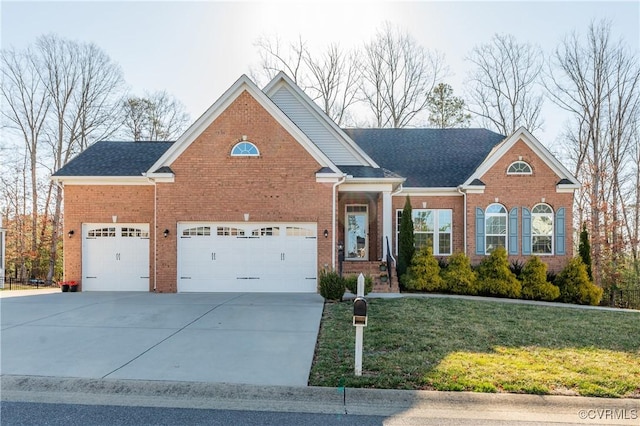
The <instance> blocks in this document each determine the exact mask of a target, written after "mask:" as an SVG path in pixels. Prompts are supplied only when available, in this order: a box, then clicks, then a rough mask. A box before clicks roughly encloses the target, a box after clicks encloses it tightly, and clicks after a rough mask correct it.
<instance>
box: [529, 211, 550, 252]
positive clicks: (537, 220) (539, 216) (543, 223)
mask: <svg viewBox="0 0 640 426" xmlns="http://www.w3.org/2000/svg"><path fill="white" fill-rule="evenodd" d="M531 252H532V253H533V254H553V209H552V208H551V207H550V206H549V205H547V204H537V205H536V206H534V207H533V209H532V210H531Z"/></svg>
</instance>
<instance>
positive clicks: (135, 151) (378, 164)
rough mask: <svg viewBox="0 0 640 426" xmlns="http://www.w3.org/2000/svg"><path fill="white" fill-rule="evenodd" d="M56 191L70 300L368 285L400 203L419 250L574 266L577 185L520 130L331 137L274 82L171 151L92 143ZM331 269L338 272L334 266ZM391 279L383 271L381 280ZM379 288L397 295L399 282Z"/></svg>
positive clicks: (315, 111)
mask: <svg viewBox="0 0 640 426" xmlns="http://www.w3.org/2000/svg"><path fill="white" fill-rule="evenodd" d="M52 178H53V179H55V180H56V181H58V182H60V183H61V184H62V185H63V186H64V203H65V210H64V228H65V229H64V232H65V244H64V262H65V264H64V273H65V280H76V281H80V282H81V286H82V288H83V290H119V291H120V290H134V291H158V292H205V291H233V292H247V291H256V292H257V291H266V292H283V291H289V292H316V291H317V284H318V272H319V271H320V270H322V269H325V268H335V269H339V268H340V269H342V270H343V271H344V272H345V273H352V272H354V273H355V272H360V271H363V272H365V273H368V274H372V275H374V276H375V277H378V276H379V275H381V273H380V272H379V266H380V264H381V260H386V259H389V260H390V261H392V262H393V259H394V257H395V256H396V253H397V247H396V242H397V232H398V227H399V226H398V225H399V222H400V216H401V211H402V208H403V206H404V203H405V198H406V197H407V196H410V200H411V203H412V207H413V220H414V227H415V233H416V242H417V245H425V244H429V245H431V246H432V247H433V249H434V253H435V254H436V255H438V256H443V257H446V256H449V255H451V254H452V253H454V252H459V251H463V252H466V253H467V254H468V255H469V256H470V257H471V259H472V261H473V262H475V263H477V262H479V261H480V260H481V259H482V258H483V257H484V256H486V255H487V254H488V253H490V252H491V250H492V249H493V248H494V247H496V246H498V245H503V246H505V247H506V248H507V250H508V253H509V256H510V258H511V259H512V260H514V259H526V258H527V257H528V256H529V255H531V254H537V255H539V256H540V257H541V258H542V260H543V261H545V262H546V263H547V264H548V265H549V267H550V268H551V269H554V270H558V269H560V268H562V267H563V266H564V264H565V263H566V261H567V259H569V258H570V257H571V256H572V255H573V253H572V250H573V244H572V240H571V238H572V228H571V226H572V225H571V223H572V210H571V207H572V205H573V194H574V191H575V189H577V188H578V183H577V180H576V178H575V177H573V176H572V175H571V174H570V172H569V171H568V170H567V169H566V168H565V167H564V166H562V164H560V163H559V162H558V161H557V160H556V159H555V158H554V157H553V156H552V155H551V154H550V153H549V152H548V151H547V150H546V149H545V148H544V147H543V146H542V144H541V143H540V142H539V141H538V140H536V139H535V137H533V136H532V135H531V134H530V133H529V132H528V131H526V130H525V129H519V130H518V131H516V132H515V133H514V134H513V135H511V136H509V137H505V136H502V135H499V134H496V133H493V132H491V131H488V130H484V129H340V128H339V127H338V126H337V125H336V124H335V123H334V122H333V121H331V119H329V118H328V117H327V116H326V115H325V114H324V113H323V112H322V111H321V110H320V109H319V108H318V107H317V106H316V105H315V104H314V102H313V101H312V100H311V99H309V98H308V97H307V96H306V95H305V94H304V93H303V92H302V90H301V89H300V88H298V87H297V86H296V85H295V84H294V83H293V82H292V81H291V80H290V79H289V78H288V77H287V76H286V75H284V74H282V73H281V74H279V75H278V76H276V77H275V78H274V79H273V80H272V81H271V82H270V83H269V84H268V85H267V86H266V87H265V88H264V89H263V90H260V89H259V88H258V87H257V86H256V85H255V84H254V83H253V82H252V81H251V80H250V79H249V78H247V77H246V76H242V77H241V78H240V79H238V80H237V81H236V82H235V83H234V84H233V85H232V86H231V87H230V88H229V89H228V90H227V91H226V92H225V93H224V94H223V95H222V96H221V97H220V98H219V99H218V100H217V101H216V102H215V103H214V104H213V105H212V106H211V107H210V108H209V109H208V110H207V111H206V112H205V113H204V114H203V115H202V116H201V117H200V118H199V119H198V120H196V122H195V123H194V124H193V125H192V126H191V127H190V128H189V129H187V130H186V131H185V132H184V134H183V135H182V136H181V137H180V138H179V139H178V140H177V141H175V142H98V143H96V144H94V145H92V146H90V147H89V148H88V149H87V150H85V151H84V152H83V153H82V154H80V155H78V156H77V157H76V158H74V159H73V160H72V161H70V162H69V163H68V164H67V165H65V166H64V167H62V168H61V169H60V170H58V171H57V172H56V173H54V175H53V177H52ZM343 259H344V261H342V260H343ZM391 269H393V268H391ZM391 278H392V279H391V281H389V282H387V283H381V282H378V283H377V290H378V291H397V278H396V277H395V276H393V275H392V277H391Z"/></svg>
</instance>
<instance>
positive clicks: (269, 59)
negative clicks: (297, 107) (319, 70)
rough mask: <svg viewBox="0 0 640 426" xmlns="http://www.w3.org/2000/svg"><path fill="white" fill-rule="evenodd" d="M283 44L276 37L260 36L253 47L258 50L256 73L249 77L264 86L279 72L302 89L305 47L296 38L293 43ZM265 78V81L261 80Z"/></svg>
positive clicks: (300, 37)
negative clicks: (258, 62) (258, 58)
mask: <svg viewBox="0 0 640 426" xmlns="http://www.w3.org/2000/svg"><path fill="white" fill-rule="evenodd" d="M283 44H284V43H283V42H282V40H281V39H280V37H278V36H273V37H269V36H266V35H263V36H261V37H260V38H258V40H256V42H255V43H254V45H255V46H256V47H257V48H258V54H259V55H260V65H259V70H258V71H253V72H252V73H251V76H252V78H253V80H254V81H256V82H257V83H258V84H266V83H267V82H268V81H269V80H271V79H273V77H275V76H276V75H277V74H278V73H279V72H280V71H283V72H285V73H286V74H287V75H288V76H289V77H291V79H292V80H293V82H294V83H296V84H298V85H300V86H301V87H302V84H303V82H302V80H303V73H304V70H303V68H304V66H305V60H304V58H305V56H306V55H307V53H308V52H307V45H306V43H305V42H304V41H303V40H302V36H298V40H296V41H295V42H291V43H287V44H285V45H284V46H283ZM263 76H266V81H264V79H263V78H262V77H263Z"/></svg>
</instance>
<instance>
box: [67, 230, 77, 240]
mask: <svg viewBox="0 0 640 426" xmlns="http://www.w3.org/2000/svg"><path fill="white" fill-rule="evenodd" d="M75 233H76V232H75V231H74V230H73V229H72V230H71V231H69V232H67V235H68V236H69V238H71V237H73V234H75Z"/></svg>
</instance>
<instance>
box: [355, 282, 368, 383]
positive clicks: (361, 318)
mask: <svg viewBox="0 0 640 426" xmlns="http://www.w3.org/2000/svg"><path fill="white" fill-rule="evenodd" d="M353 325H354V326H355V327H356V365H355V375H356V376H362V343H363V342H362V340H363V337H364V336H363V335H364V327H366V326H367V300H366V299H365V298H364V275H362V274H360V275H359V276H358V287H357V291H356V298H355V300H354V301H353Z"/></svg>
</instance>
